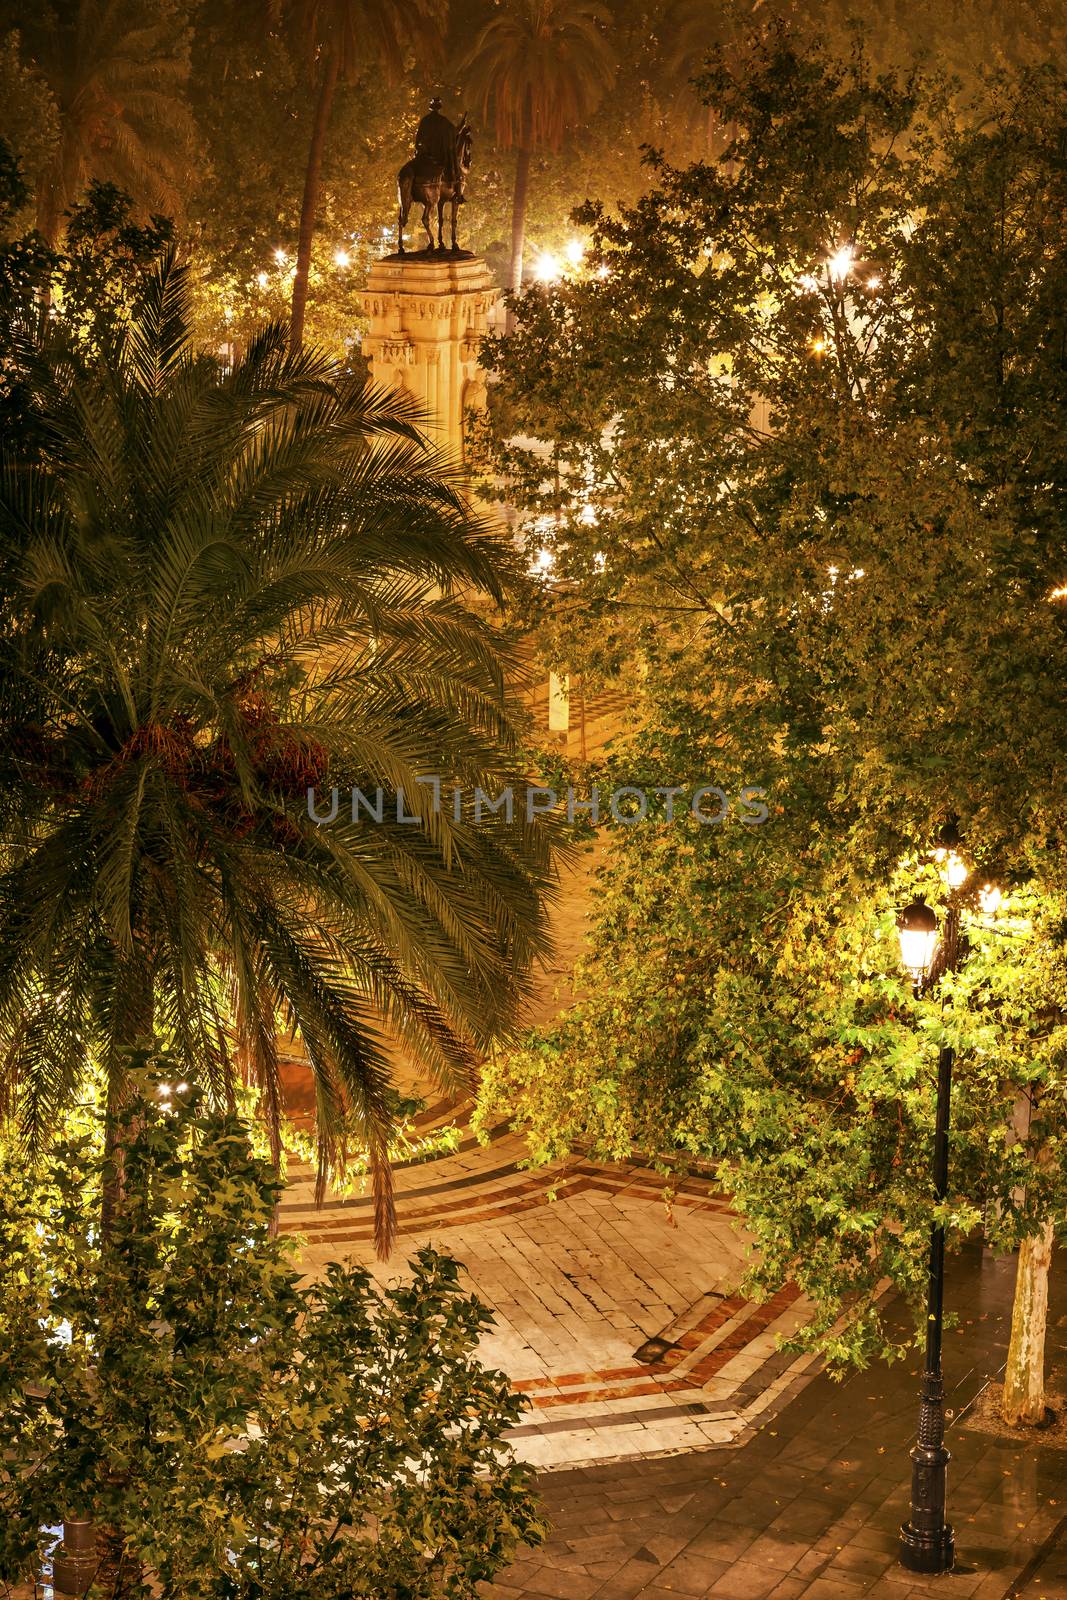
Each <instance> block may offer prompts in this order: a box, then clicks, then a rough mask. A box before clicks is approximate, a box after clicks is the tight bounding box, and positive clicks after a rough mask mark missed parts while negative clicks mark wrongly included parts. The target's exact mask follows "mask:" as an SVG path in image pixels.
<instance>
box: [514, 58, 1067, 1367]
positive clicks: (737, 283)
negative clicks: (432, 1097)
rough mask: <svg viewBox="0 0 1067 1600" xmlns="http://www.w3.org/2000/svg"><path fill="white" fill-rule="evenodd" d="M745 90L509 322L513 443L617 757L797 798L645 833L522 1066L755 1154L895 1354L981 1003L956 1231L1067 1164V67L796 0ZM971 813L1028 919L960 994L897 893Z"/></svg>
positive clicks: (816, 1275)
mask: <svg viewBox="0 0 1067 1600" xmlns="http://www.w3.org/2000/svg"><path fill="white" fill-rule="evenodd" d="M705 91H706V95H707V98H708V103H709V107H710V108H711V110H712V112H713V114H714V117H715V119H716V123H717V125H721V126H722V127H724V128H730V129H732V130H733V134H732V136H731V139H730V142H729V143H728V144H727V145H726V148H725V149H724V150H723V151H722V153H721V155H719V156H713V157H712V158H710V159H709V160H707V161H702V162H700V163H698V164H696V165H693V166H690V167H687V168H681V169H679V168H675V167H672V166H671V165H670V164H669V163H667V162H666V161H665V160H663V159H662V158H659V157H657V158H656V159H655V160H654V161H653V163H652V169H651V172H652V178H653V181H654V187H653V188H652V189H651V190H650V192H649V193H648V194H647V195H645V196H644V197H643V198H642V199H641V200H640V201H639V202H638V204H637V205H635V206H633V207H630V208H624V209H623V211H622V212H621V214H620V215H618V216H612V215H610V214H609V213H608V212H607V210H606V209H604V208H602V207H599V206H592V207H590V208H588V210H587V212H586V216H585V220H586V222H587V224H588V226H589V227H590V229H591V230H592V239H593V244H592V250H591V253H590V259H589V263H588V268H587V270H585V271H584V272H583V273H582V274H581V275H579V276H578V277H576V278H575V279H574V280H573V281H571V282H569V283H567V284H564V285H562V286H560V287H559V288H558V289H555V290H552V291H538V292H535V293H532V294H530V295H528V296H527V297H526V299H525V301H524V303H523V307H522V311H521V315H520V317H519V321H518V326H517V329H516V333H515V335H514V337H512V338H511V339H508V340H506V341H498V342H497V343H496V345H495V346H494V347H493V349H492V350H491V352H490V354H489V356H488V358H487V359H488V361H489V362H490V364H492V365H494V366H495V368H496V370H497V373H498V376H499V378H500V382H499V383H498V385H497V386H496V387H495V388H494V390H493V391H492V392H493V400H494V405H495V408H496V412H495V416H494V418H493V434H494V439H495V445H496V451H495V461H496V465H497V467H498V469H499V470H502V471H503V472H504V473H505V474H506V477H507V482H508V485H509V494H511V496H512V497H513V498H515V499H518V500H519V501H520V502H521V503H523V505H524V506H525V508H526V514H527V530H528V536H529V539H530V543H531V546H532V547H547V548H548V549H550V550H551V551H552V553H553V555H554V557H555V564H554V566H553V568H552V570H551V577H550V578H549V579H548V580H547V581H542V580H539V581H538V582H537V583H533V584H531V589H530V601H529V615H530V618H531V621H532V622H533V623H534V624H535V625H536V626H538V627H539V628H540V629H541V631H542V637H544V638H545V639H546V641H547V647H548V652H549V654H550V657H551V659H552V661H553V663H554V664H556V665H558V666H559V667H560V668H561V669H562V670H569V671H571V672H576V671H577V672H581V673H583V674H584V675H585V676H586V678H587V680H589V681H593V682H595V681H597V680H599V681H605V680H606V681H609V682H613V683H614V684H615V685H616V686H617V687H623V688H624V689H625V691H626V693H627V694H629V695H630V696H631V697H632V698H633V700H634V702H635V721H636V722H637V723H639V724H640V725H641V732H640V734H639V735H638V736H636V737H635V738H631V739H630V740H629V741H627V742H626V743H625V744H624V745H623V746H622V748H621V749H620V751H618V752H617V753H616V755H615V756H614V758H613V764H612V770H613V771H614V772H615V773H616V774H618V775H620V776H621V775H622V774H625V781H628V782H632V783H637V784H643V785H644V786H645V787H646V788H652V787H653V786H655V785H667V784H678V785H689V786H692V785H694V784H695V783H697V782H700V781H703V782H715V783H718V784H720V785H721V786H722V787H723V788H724V789H726V790H728V791H730V792H732V793H736V792H737V791H738V789H739V788H740V787H741V786H743V785H745V784H760V785H762V786H763V787H764V788H765V789H767V791H768V793H769V795H770V797H771V820H770V822H769V823H768V825H767V826H766V827H764V828H760V829H746V828H744V827H743V826H742V825H741V824H740V823H737V822H735V823H732V824H731V823H728V824H726V825H725V826H724V827H721V828H715V827H702V826H700V825H698V824H695V823H689V824H681V825H680V824H673V825H670V826H668V825H667V824H665V823H664V824H661V825H659V826H656V825H655V824H648V825H645V826H639V827H635V828H634V829H633V830H632V832H631V834H630V835H629V836H628V837H623V838H622V839H621V840H618V841H616V848H615V850H614V852H613V856H612V860H611V862H610V864H609V868H608V870H607V873H606V875H605V881H604V885H603V894H602V898H601V901H600V905H599V908H598V917H597V926H596V930H595V934H594V940H593V954H592V956H591V959H590V962H589V963H588V965H587V967H586V970H585V973H584V987H585V990H586V998H584V999H583V1000H581V1001H580V1002H579V1003H578V1004H577V1006H576V1007H575V1008H574V1009H573V1011H572V1012H571V1013H569V1014H568V1015H567V1016H565V1017H564V1018H563V1019H562V1021H561V1023H560V1025H559V1027H558V1028H557V1029H555V1030H552V1031H550V1032H549V1033H548V1034H546V1035H544V1036H542V1037H539V1038H538V1039H537V1040H535V1041H534V1042H533V1044H532V1046H531V1048H530V1049H528V1050H526V1051H524V1052H522V1053H520V1054H518V1055H513V1056H509V1057H504V1058H502V1059H501V1060H500V1061H498V1062H497V1063H496V1064H495V1066H494V1069H493V1074H492V1076H491V1077H490V1080H489V1083H488V1086H487V1090H486V1093H487V1095H488V1096H489V1097H490V1098H491V1100H493V1101H494V1102H495V1103H496V1105H497V1108H498V1109H499V1106H500V1105H508V1104H511V1105H513V1106H514V1107H515V1108H516V1112H517V1116H518V1120H519V1121H520V1122H522V1123H523V1124H524V1125H527V1126H529V1127H530V1128H531V1129H532V1130H533V1133H534V1139H535V1150H536V1152H537V1153H538V1154H540V1155H544V1156H548V1155H554V1154H558V1153H559V1152H560V1151H561V1150H562V1149H563V1148H565V1147H568V1146H569V1145H571V1144H572V1143H574V1142H583V1141H592V1142H593V1143H594V1144H595V1146H596V1147H597V1148H598V1149H601V1150H603V1151H605V1152H608V1153H611V1154H616V1155H618V1154H623V1153H625V1152H627V1151H629V1150H630V1149H632V1148H634V1147H635V1146H636V1147H638V1148H644V1149H646V1150H650V1151H652V1152H653V1153H655V1154H658V1155H659V1156H660V1157H661V1158H662V1160H663V1163H664V1165H665V1166H666V1167H667V1168H671V1167H673V1166H675V1165H677V1164H678V1162H679V1161H681V1160H683V1159H684V1158H685V1156H686V1154H688V1155H690V1156H699V1157H702V1158H704V1159H710V1160H712V1161H714V1162H716V1163H718V1164H719V1169H720V1171H721V1175H722V1179H723V1182H724V1183H725V1184H726V1185H727V1187H728V1188H729V1189H730V1190H731V1191H732V1193H733V1195H734V1197H735V1201H736V1203H737V1205H738V1208H739V1209H740V1211H741V1213H742V1215H743V1216H744V1217H745V1220H746V1222H747V1224H748V1226H749V1227H750V1228H751V1229H752V1230H753V1232H754V1233H755V1235H756V1238H757V1241H758V1243H759V1245H760V1249H761V1251H762V1265H761V1267H760V1269H759V1273H758V1278H759V1281H760V1282H761V1283H763V1284H765V1285H766V1286H768V1287H769V1286H771V1285H772V1284H774V1283H776V1282H779V1281H781V1279H782V1278H783V1277H785V1276H787V1275H790V1274H791V1275H793V1276H794V1277H796V1278H797V1280H798V1281H799V1282H801V1283H803V1285H804V1286H805V1288H806V1289H807V1290H808V1291H809V1293H811V1294H812V1295H813V1297H814V1298H815V1300H816V1302H817V1304H818V1307H819V1318H818V1320H817V1321H816V1323H815V1325H814V1329H813V1337H814V1338H815V1339H816V1340H817V1341H818V1342H819V1343H820V1344H821V1347H822V1348H823V1349H825V1350H826V1351H827V1353H828V1354H829V1355H830V1356H831V1357H832V1358H834V1359H844V1358H845V1357H846V1356H849V1355H851V1356H853V1357H855V1358H857V1359H861V1360H862V1359H866V1358H867V1357H868V1356H869V1355H870V1354H871V1353H872V1352H873V1351H875V1350H877V1349H879V1348H881V1347H882V1341H883V1339H884V1334H883V1331H882V1329H881V1326H880V1323H879V1319H878V1314H877V1310H876V1308H875V1306H874V1298H873V1297H874V1293H875V1289H876V1287H877V1284H878V1282H879V1281H880V1279H882V1278H883V1277H888V1278H889V1279H891V1280H892V1281H894V1282H895V1283H896V1284H897V1285H898V1286H899V1287H901V1288H903V1289H904V1290H905V1291H906V1292H909V1293H911V1294H912V1295H914V1294H915V1292H916V1291H917V1290H918V1288H919V1287H920V1283H919V1274H920V1273H921V1262H922V1233H923V1230H924V1228H925V1226H926V1224H927V1223H928V1221H929V1205H930V1182H929V1176H928V1175H929V1170H930V1162H929V1149H930V1131H931V1116H932V1080H931V1076H930V1074H931V1064H932V1062H933V1060H934V1058H935V1055H936V1044H937V1041H938V1039H939V1038H941V1037H943V1036H945V1035H946V1034H947V1036H949V1037H954V1038H955V1039H956V1041H957V1043H958V1045H959V1048H960V1064H959V1072H958V1082H959V1088H958V1093H957V1101H956V1111H955V1116H956V1132H955V1134H954V1143H953V1152H952V1172H953V1179H952V1181H953V1185H954V1187H953V1192H952V1197H951V1205H950V1212H951V1214H950V1218H949V1220H950V1221H951V1223H952V1225H953V1227H954V1229H956V1230H957V1236H959V1235H960V1234H964V1233H966V1232H967V1231H968V1230H969V1229H970V1228H971V1227H973V1226H974V1225H976V1224H977V1223H978V1222H979V1221H980V1222H981V1224H982V1226H983V1227H984V1228H985V1230H986V1234H987V1237H989V1238H990V1239H992V1240H993V1241H994V1242H996V1243H998V1244H1004V1245H1010V1244H1012V1243H1014V1242H1015V1241H1016V1240H1017V1239H1018V1238H1019V1237H1020V1236H1021V1235H1022V1234H1023V1233H1025V1232H1026V1231H1027V1229H1032V1227H1033V1226H1034V1224H1035V1222H1036V1221H1037V1220H1039V1219H1040V1217H1042V1216H1045V1217H1047V1216H1049V1215H1056V1216H1061V1215H1062V1213H1063V1207H1064V1202H1065V1199H1067V1191H1065V1187H1064V1184H1065V1167H1064V1160H1063V1149H1062V1143H1061V1139H1062V1128H1063V1126H1064V1118H1065V1112H1067V1107H1065V1105H1064V1101H1063V1060H1062V1048H1063V1039H1062V1031H1061V1021H1062V1014H1063V1009H1064V1003H1065V1002H1064V993H1063V960H1064V927H1065V924H1064V917H1063V911H1064V897H1065V892H1067V878H1065V874H1064V861H1065V858H1064V854H1063V849H1062V842H1063V840H1064V839H1065V838H1067V811H1065V807H1064V794H1065V789H1064V783H1063V772H1064V759H1063V757H1064V749H1063V733H1062V725H1063V724H1062V684H1063V682H1064V681H1065V677H1067V610H1065V606H1064V601H1063V598H1062V591H1063V586H1064V583H1065V574H1067V518H1065V515H1064V511H1065V506H1064V488H1065V484H1064V477H1063V470H1062V438H1063V419H1064V406H1065V400H1067V379H1065V369H1064V366H1063V362H1062V348H1063V339H1064V310H1063V307H1064V304H1065V303H1067V279H1065V269H1064V263H1065V261H1067V254H1065V252H1064V249H1063V242H1064V238H1063V219H1064V216H1065V215H1067V206H1065V204H1064V201H1065V199H1067V196H1065V194H1064V169H1063V161H1062V150H1061V145H1060V136H1059V129H1060V128H1061V127H1062V126H1063V122H1064V114H1065V90H1064V84H1063V80H1062V79H1061V78H1060V77H1059V75H1058V74H1057V73H1056V72H1055V71H1054V70H1053V69H1052V68H1051V67H1045V68H1039V69H1035V70H1033V71H1028V72H1024V73H1022V74H1021V75H1018V76H1015V77H1011V76H1001V75H993V76H991V77H990V78H989V80H988V82H987V83H986V84H985V86H984V87H983V88H982V89H981V90H980V91H978V92H977V94H976V97H975V98H974V99H973V101H972V102H971V103H970V104H969V108H968V107H967V106H963V107H962V108H961V102H960V100H959V99H958V98H957V97H954V92H952V93H950V92H949V90H948V89H947V88H946V86H945V85H943V84H941V83H939V82H936V81H929V80H924V79H921V78H917V77H914V76H908V77H905V78H895V77H893V76H891V75H889V76H887V75H885V74H882V73H879V72H877V71H875V70H873V69H872V68H871V66H870V63H869V61H868V60H867V58H866V56H865V54H864V52H863V49H862V47H861V46H860V45H858V44H857V46H856V48H855V50H854V51H853V53H852V54H851V55H850V56H849V57H848V58H846V59H838V58H836V57H834V56H832V55H828V54H827V53H826V52H825V51H819V50H812V49H810V48H807V47H805V48H803V49H801V48H799V47H798V46H797V45H796V43H795V41H794V40H792V39H791V38H790V37H789V36H788V35H786V34H783V33H782V32H780V31H776V30H771V31H770V32H769V33H768V34H766V35H763V36H761V37H759V38H757V39H755V40H754V41H752V42H751V44H750V46H749V48H748V50H747V52H742V53H740V54H736V53H731V54H723V55H720V57H719V58H718V59H717V60H715V61H714V62H713V63H712V65H711V67H710V68H709V70H708V73H707V76H706V80H705ZM531 441H533V443H532V444H531ZM949 813H956V814H957V815H958V817H959V819H960V826H961V831H962V833H963V837H964V839H965V841H966V843H967V848H968V850H969V852H970V856H971V859H972V861H973V862H974V864H975V869H976V871H978V872H979V873H980V874H981V878H982V879H984V878H991V879H994V880H995V881H996V882H998V883H999V884H1000V885H1001V886H1002V887H1003V888H1004V889H1005V890H1006V891H1010V893H1009V895H1008V899H1007V900H1006V902H1005V910H1004V913H1003V915H1004V916H1005V917H1006V918H1007V919H1008V923H1009V924H1012V923H1013V922H1014V920H1015V919H1019V926H1018V927H1015V926H1013V927H1012V929H1011V937H1010V938H1008V937H1007V936H1006V935H1005V936H1004V937H1002V936H1001V935H1000V934H999V933H997V932H996V931H995V928H994V929H992V930H990V929H985V928H984V927H981V926H979V925H978V924H976V925H975V926H974V927H973V928H972V929H971V930H970V931H969V937H970V939H971V943H972V947H973V948H972V953H971V955H970V956H969V958H968V961H967V963H966V965H965V967H964V969H963V971H962V972H961V973H960V974H959V975H957V977H956V978H955V979H953V980H952V981H951V983H950V982H948V981H947V980H946V981H944V982H943V983H942V985H941V992H942V994H943V995H944V1003H945V1008H946V1009H945V1014H944V1017H943V1018H942V1017H941V1015H940V1013H939V1012H937V1011H936V1009H935V1006H934V1002H932V1001H925V1002H923V1003H921V1004H918V1005H917V1004H915V1003H913V1002H912V1000H911V999H910V998H909V997H908V994H907V992H906V991H905V989H904V987H903V986H902V983H901V979H900V977H899V976H898V975H897V973H896V957H895V954H894V952H893V949H892V941H891V939H890V937H889V929H890V926H891V910H892V907H893V906H894V905H895V904H899V903H901V901H902V899H904V898H907V897H908V896H909V895H910V893H911V892H912V891H913V890H914V888H915V886H916V881H917V876H916V875H917V873H918V872H919V870H920V868H919V865H917V864H921V863H922V861H923V860H924V859H925V855H926V852H927V850H928V849H929V845H930V843H931V838H932V836H933V834H934V833H935V830H936V824H937V821H938V820H942V819H944V817H945V816H946V815H947V814H949ZM902 863H903V864H904V865H902ZM908 863H910V864H911V865H910V866H908V865H907V864H908ZM926 870H927V869H926V868H922V871H924V872H925V871H926ZM1035 1097H1036V1098H1035ZM1027 1107H1029V1108H1030V1111H1028V1112H1027V1114H1026V1116H1024V1114H1023V1113H1024V1110H1025V1108H1027ZM1028 1118H1029V1120H1027V1119H1028ZM1013 1119H1014V1122H1013ZM1020 1123H1022V1124H1025V1125H1026V1127H1027V1128H1028V1130H1029V1131H1028V1132H1027V1133H1026V1134H1025V1137H1023V1136H1019V1135H1018V1133H1016V1135H1013V1134H1011V1133H1010V1132H1009V1129H1010V1128H1011V1127H1012V1126H1016V1125H1018V1124H1020ZM1020 1195H1021V1196H1023V1197H1024V1198H1020ZM842 1312H844V1313H845V1314H846V1317H847V1319H848V1320H847V1326H846V1328H845V1330H844V1332H835V1331H834V1327H833V1325H834V1322H835V1319H836V1317H837V1316H838V1314H840V1313H842Z"/></svg>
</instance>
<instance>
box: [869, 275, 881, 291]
mask: <svg viewBox="0 0 1067 1600" xmlns="http://www.w3.org/2000/svg"><path fill="white" fill-rule="evenodd" d="M867 287H868V289H880V288H881V287H882V280H881V278H880V277H879V276H878V274H877V273H875V275H874V277H873V278H868V279H867Z"/></svg>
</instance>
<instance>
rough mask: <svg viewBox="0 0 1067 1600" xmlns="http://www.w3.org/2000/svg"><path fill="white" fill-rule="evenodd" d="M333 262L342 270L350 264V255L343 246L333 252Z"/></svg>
mask: <svg viewBox="0 0 1067 1600" xmlns="http://www.w3.org/2000/svg"><path fill="white" fill-rule="evenodd" d="M333 264H334V266H335V267H340V268H341V271H342V272H343V271H344V269H345V268H346V267H350V266H351V265H352V257H351V256H350V255H349V253H348V251H347V250H345V249H344V248H343V247H342V248H339V249H337V250H335V251H334V253H333Z"/></svg>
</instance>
